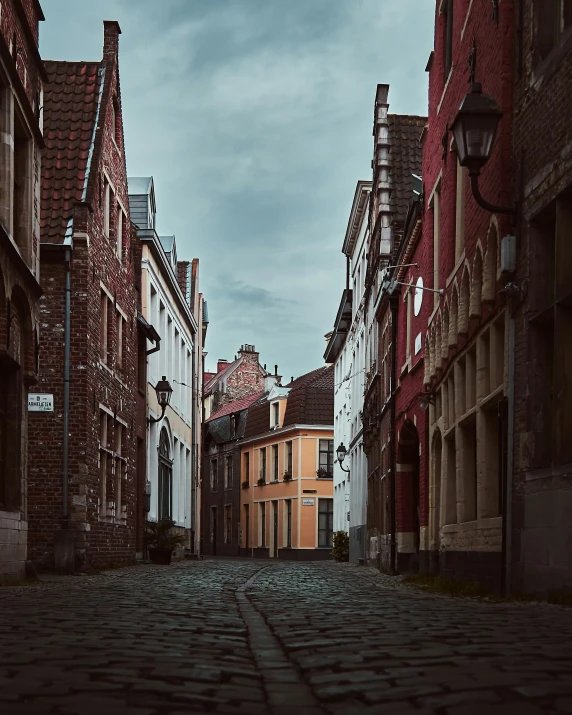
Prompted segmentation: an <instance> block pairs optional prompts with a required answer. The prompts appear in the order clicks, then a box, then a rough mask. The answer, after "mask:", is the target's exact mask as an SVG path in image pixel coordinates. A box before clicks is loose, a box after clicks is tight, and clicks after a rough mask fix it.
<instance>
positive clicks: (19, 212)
mask: <svg viewBox="0 0 572 715" xmlns="http://www.w3.org/2000/svg"><path fill="white" fill-rule="evenodd" d="M43 19H44V16H43V13H42V9H41V7H40V3H39V2H38V0H7V1H6V2H4V3H2V13H1V16H0V132H1V133H0V137H1V138H0V187H1V199H0V582H1V581H4V580H15V579H20V578H22V577H23V576H24V574H25V566H26V559H27V555H26V547H27V531H28V511H29V509H28V503H27V498H28V484H27V482H28V474H29V466H28V465H29V464H30V457H29V453H28V406H27V393H28V388H30V387H31V386H32V385H35V383H36V380H37V371H38V340H39V298H40V295H41V290H40V285H39V278H40V257H39V241H40V207H39V192H40V172H41V166H42V151H43V147H44V140H43V137H42V110H41V105H42V81H45V80H46V72H45V69H44V66H43V64H42V60H41V59H40V55H39V52H38V32H39V29H38V28H39V21H40V20H43ZM34 389H35V388H34Z"/></svg>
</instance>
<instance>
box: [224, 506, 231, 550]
mask: <svg viewBox="0 0 572 715" xmlns="http://www.w3.org/2000/svg"><path fill="white" fill-rule="evenodd" d="M231 542H232V506H231V505H230V504H226V505H225V507H224V543H225V544H230V543H231Z"/></svg>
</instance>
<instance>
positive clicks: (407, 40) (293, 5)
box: [40, 0, 434, 379]
mask: <svg viewBox="0 0 572 715" xmlns="http://www.w3.org/2000/svg"><path fill="white" fill-rule="evenodd" d="M42 7H43V10H44V14H45V16H46V22H44V23H42V24H41V26H40V52H41V55H42V57H43V58H44V59H46V60H73V61H75V60H91V61H94V60H100V59H101V55H102V45H103V20H118V21H119V24H120V26H121V29H122V35H121V38H120V55H119V66H120V78H121V96H122V109H123V122H124V131H125V143H126V159H127V172H128V175H129V176H153V177H154V181H155V192H156V199H157V229H158V232H159V233H160V234H162V235H163V234H165V235H172V234H175V236H176V241H177V254H178V258H179V260H189V259H191V258H195V257H198V258H199V260H200V264H199V265H200V268H199V271H200V275H199V284H200V290H201V292H202V293H203V295H204V297H205V299H206V300H207V302H208V309H209V320H210V324H209V328H208V333H207V341H206V346H205V349H206V351H207V352H208V356H207V360H206V364H207V367H211V368H212V367H213V366H215V365H216V361H217V359H218V358H226V359H228V360H232V359H233V358H234V356H235V354H236V352H237V351H238V349H239V347H240V346H241V345H242V344H245V343H246V344H251V345H255V346H256V348H257V350H259V352H260V362H261V363H262V364H267V365H268V367H269V369H270V367H271V366H272V368H273V366H274V365H275V364H278V368H279V370H278V372H279V374H281V375H283V376H284V377H286V378H287V379H289V378H290V377H292V376H294V377H298V376H299V375H302V374H304V373H305V372H308V371H310V370H313V369H315V368H316V367H319V366H320V365H322V364H323V353H324V350H325V346H326V342H325V339H324V335H325V334H326V333H327V332H328V331H329V330H331V329H332V327H333V322H334V319H335V316H336V312H337V309H338V305H339V301H340V297H341V291H342V289H343V287H344V282H345V258H344V256H343V255H342V253H341V248H342V242H343V239H344V234H345V230H346V226H347V222H348V218H349V213H350V209H351V203H352V199H353V195H354V191H355V187H356V183H357V182H358V181H359V180H364V179H365V180H367V179H371V174H372V170H371V159H372V156H373V138H372V126H373V105H374V98H375V91H376V86H377V84H378V83H387V84H389V85H390V92H389V101H390V109H389V111H390V112H393V113H398V114H421V115H424V114H426V113H427V75H426V73H425V66H426V64H427V60H428V58H429V53H430V51H431V49H432V47H433V19H434V2H433V1H432V0H98V2H92V1H91V0H42Z"/></svg>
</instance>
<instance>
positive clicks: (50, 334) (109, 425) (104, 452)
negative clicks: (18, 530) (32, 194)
mask: <svg viewBox="0 0 572 715" xmlns="http://www.w3.org/2000/svg"><path fill="white" fill-rule="evenodd" d="M120 32H121V30H120V28H119V25H118V24H117V23H116V22H105V23H104V47H103V58H102V60H101V61H96V62H47V63H46V69H47V73H48V77H49V84H47V85H46V89H45V94H44V133H45V141H46V153H45V161H44V164H43V167H42V193H41V253H40V258H41V267H42V272H43V278H42V284H43V288H44V296H43V298H42V301H41V323H42V340H41V343H40V355H39V358H40V366H41V368H40V374H39V385H38V386H37V387H36V388H34V389H35V391H37V392H40V393H43V394H49V395H51V396H52V399H53V412H47V413H45V412H38V413H32V414H31V415H30V458H29V465H30V466H29V539H30V556H31V558H32V560H33V561H34V562H35V563H36V565H37V566H39V567H47V568H49V567H52V566H54V565H55V566H56V568H58V569H65V570H72V569H73V568H82V567H86V566H103V565H107V564H116V563H125V562H127V561H131V560H132V559H134V558H135V517H136V503H135V499H136V493H135V479H136V461H135V457H136V450H135V436H134V430H135V420H136V394H137V383H136V359H137V332H138V329H137V303H138V297H137V290H136V287H135V286H136V271H135V268H134V260H133V257H134V254H133V242H132V231H131V221H130V214H129V201H128V193H127V175H126V169H125V146H124V141H123V122H122V111H121V90H120V83H119V65H118V44H119V35H120Z"/></svg>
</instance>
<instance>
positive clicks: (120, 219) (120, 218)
mask: <svg viewBox="0 0 572 715" xmlns="http://www.w3.org/2000/svg"><path fill="white" fill-rule="evenodd" d="M115 220H116V229H115V239H116V241H117V245H116V247H117V258H119V260H120V261H123V223H124V220H125V214H124V213H123V209H122V208H121V206H120V205H119V204H117V214H116V219H115Z"/></svg>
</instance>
